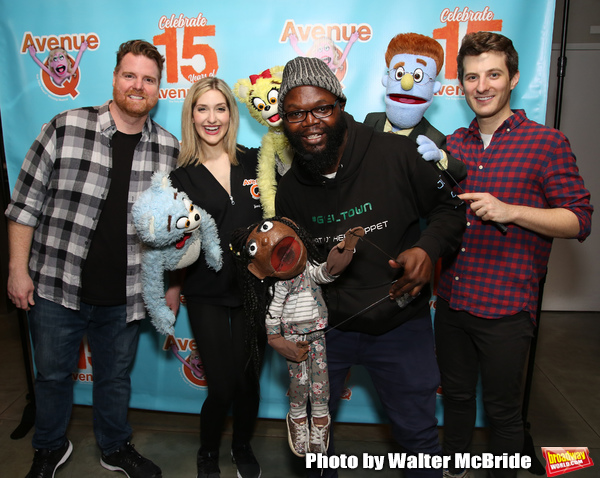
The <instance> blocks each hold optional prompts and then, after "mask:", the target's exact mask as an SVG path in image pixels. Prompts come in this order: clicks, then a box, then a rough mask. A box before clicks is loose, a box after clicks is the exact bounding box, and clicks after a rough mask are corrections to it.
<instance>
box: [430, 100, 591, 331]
mask: <svg viewBox="0 0 600 478" xmlns="http://www.w3.org/2000/svg"><path fill="white" fill-rule="evenodd" d="M447 146H448V151H449V152H450V154H452V155H453V156H454V157H455V158H457V159H459V160H461V161H464V162H465V163H466V165H467V170H468V175H467V178H466V179H465V180H464V181H463V182H462V183H461V186H462V188H463V189H464V190H465V191H466V192H488V193H490V194H492V195H493V196H495V197H497V198H498V199H500V200H501V201H504V202H506V203H509V204H518V205H522V206H530V207H536V208H565V209H568V210H569V211H572V212H573V213H574V214H575V215H576V216H577V219H578V220H579V233H578V235H577V236H576V238H577V239H579V241H583V240H584V239H585V238H586V237H587V236H588V235H589V234H590V232H591V216H592V212H593V208H592V206H591V205H590V193H589V192H588V190H587V189H586V188H585V186H584V184H583V179H582V178H581V176H580V175H579V170H578V168H577V165H576V162H575V156H574V155H573V152H572V151H571V147H570V144H569V141H568V139H567V138H566V137H565V136H564V135H563V134H562V133H561V132H560V131H558V130H555V129H551V128H548V127H546V126H543V125H540V124H538V123H535V122H533V121H531V120H529V119H527V117H526V116H525V113H524V111H523V110H515V111H514V114H513V115H512V116H511V117H509V118H508V119H507V120H506V121H505V122H504V123H503V124H502V125H501V126H500V127H499V128H498V129H497V130H496V132H495V133H494V136H493V138H492V141H491V143H490V145H489V146H488V147H487V148H486V149H485V150H484V149H483V143H482V141H481V136H480V133H479V125H478V124H477V121H476V120H473V122H472V123H471V125H470V126H469V128H468V129H467V128H461V129H458V130H457V131H456V132H455V133H454V134H452V135H450V136H448V142H447ZM507 226H508V233H507V234H506V235H503V234H502V233H500V232H499V231H498V230H497V229H496V228H495V227H494V226H493V225H491V224H490V223H487V222H484V221H482V220H481V219H479V218H478V217H477V216H476V215H475V214H474V213H473V211H471V209H470V208H467V229H466V231H465V233H464V236H463V241H462V245H461V246H460V249H459V251H458V254H457V255H456V257H455V259H454V260H453V262H452V263H451V264H450V266H449V267H447V268H445V269H444V270H443V272H442V275H441V278H440V282H439V288H438V294H439V295H440V297H442V298H444V299H446V300H448V301H449V303H450V307H451V308H453V309H456V310H463V311H466V312H468V313H470V314H473V315H475V316H478V317H484V318H490V319H493V318H499V317H503V316H508V315H513V314H515V313H518V312H520V311H527V312H529V313H530V315H531V318H532V320H534V321H535V316H536V310H537V301H538V295H539V282H540V280H541V278H542V277H543V275H544V274H545V273H546V267H547V264H548V258H549V256H550V249H551V247H552V239H551V238H549V237H545V236H542V235H540V234H537V233H535V232H532V231H529V230H527V229H524V228H522V227H519V226H517V225H515V224H507Z"/></svg>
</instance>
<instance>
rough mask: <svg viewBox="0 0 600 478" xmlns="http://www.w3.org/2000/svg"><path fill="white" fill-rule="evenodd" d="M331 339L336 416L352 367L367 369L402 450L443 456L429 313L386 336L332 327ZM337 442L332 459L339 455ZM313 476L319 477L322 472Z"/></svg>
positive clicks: (414, 473)
mask: <svg viewBox="0 0 600 478" xmlns="http://www.w3.org/2000/svg"><path fill="white" fill-rule="evenodd" d="M326 340H327V361H328V363H329V380H330V384H331V401H330V411H331V413H332V414H334V413H335V411H336V410H337V408H338V406H339V403H340V398H341V395H342V391H343V389H344V385H345V380H346V376H347V375H348V372H349V370H350V367H352V366H353V365H362V366H363V367H365V368H366V369H367V371H368V372H369V375H370V377H371V380H372V381H373V385H374V387H375V390H376V391H377V395H378V396H379V399H380V400H381V403H382V405H383V407H384V408H385V411H386V413H387V415H388V417H389V419H390V421H391V424H392V432H393V435H394V438H395V439H396V440H397V441H398V443H399V444H400V446H401V447H402V448H403V451H405V452H407V453H410V454H416V453H427V454H431V455H434V454H437V455H439V454H441V451H442V450H441V447H440V444H439V439H438V431H437V419H436V417H435V404H436V390H437V388H438V386H439V372H438V367H437V363H436V359H435V354H434V348H433V331H432V327H431V316H430V314H429V310H427V311H426V313H425V314H424V315H423V316H422V317H419V318H416V319H413V320H410V321H408V322H406V323H404V324H402V325H401V326H399V327H397V328H395V329H393V330H391V331H390V332H387V333H385V334H382V335H369V334H363V333H358V332H341V331H339V330H336V329H333V330H331V331H329V332H328V333H327V335H326ZM332 443H333V440H332V441H331V442H330V449H329V452H328V454H329V455H334V454H335V450H334V449H333V445H332ZM311 473H312V475H311V476H320V470H311ZM357 474H360V472H359V471H358V470H357ZM323 476H327V477H335V476H337V470H334V469H326V470H324V473H323ZM404 476H405V477H407V478H413V477H432V478H433V477H441V476H442V470H441V469H439V470H411V469H406V470H404Z"/></svg>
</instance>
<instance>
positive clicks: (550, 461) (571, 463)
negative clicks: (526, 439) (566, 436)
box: [542, 447, 594, 477]
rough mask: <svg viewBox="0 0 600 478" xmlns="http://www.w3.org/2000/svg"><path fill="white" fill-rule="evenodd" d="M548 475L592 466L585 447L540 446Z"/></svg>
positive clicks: (592, 463)
mask: <svg viewBox="0 0 600 478" xmlns="http://www.w3.org/2000/svg"><path fill="white" fill-rule="evenodd" d="M542 454H543V455H544V459H545V460H546V475H547V476H548V477H551V476H557V475H562V474H564V473H569V472H570V471H576V470H581V469H583V468H588V467H590V466H594V462H593V461H592V459H591V458H590V452H589V450H588V449H587V448H586V447H575V448H560V447H542Z"/></svg>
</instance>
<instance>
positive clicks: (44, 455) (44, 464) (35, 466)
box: [25, 440, 73, 478]
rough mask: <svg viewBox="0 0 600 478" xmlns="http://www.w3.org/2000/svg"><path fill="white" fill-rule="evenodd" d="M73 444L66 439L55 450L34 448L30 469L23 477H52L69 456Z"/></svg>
mask: <svg viewBox="0 0 600 478" xmlns="http://www.w3.org/2000/svg"><path fill="white" fill-rule="evenodd" d="M72 452H73V444H72V443H71V442H70V441H69V440H67V441H66V442H65V443H64V444H63V446H61V447H60V448H58V449H56V450H47V449H41V450H35V454H34V455H33V463H32V464H31V469H30V470H29V473H27V476H26V477H25V478H53V477H54V472H55V471H56V470H57V469H58V467H59V466H61V465H62V464H63V463H64V462H65V461H67V459H68V458H69V457H70V456H71V453H72Z"/></svg>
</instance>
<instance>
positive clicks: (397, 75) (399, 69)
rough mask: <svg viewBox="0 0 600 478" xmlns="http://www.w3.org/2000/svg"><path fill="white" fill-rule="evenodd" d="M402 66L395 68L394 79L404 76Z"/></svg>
mask: <svg viewBox="0 0 600 478" xmlns="http://www.w3.org/2000/svg"><path fill="white" fill-rule="evenodd" d="M404 73H405V72H404V67H403V66H399V67H398V68H396V79H397V80H398V81H399V80H401V79H402V77H403V76H404Z"/></svg>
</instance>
